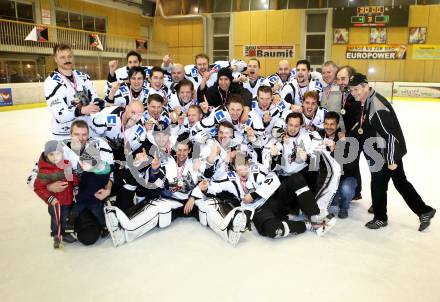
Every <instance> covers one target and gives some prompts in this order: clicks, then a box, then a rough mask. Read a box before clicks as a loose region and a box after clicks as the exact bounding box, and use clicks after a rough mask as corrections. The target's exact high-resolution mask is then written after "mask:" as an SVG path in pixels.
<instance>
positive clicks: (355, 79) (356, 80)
mask: <svg viewBox="0 0 440 302" xmlns="http://www.w3.org/2000/svg"><path fill="white" fill-rule="evenodd" d="M366 83H368V80H367V77H366V76H365V75H363V74H362V73H355V74H354V75H352V76H351V77H350V81H349V82H348V86H357V85H359V84H366Z"/></svg>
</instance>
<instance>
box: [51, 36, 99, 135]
mask: <svg viewBox="0 0 440 302" xmlns="http://www.w3.org/2000/svg"><path fill="white" fill-rule="evenodd" d="M53 57H54V60H55V63H56V64H57V68H56V69H55V70H54V71H53V72H52V73H51V74H50V75H49V76H48V77H47V78H46V80H45V81H44V94H45V96H46V102H47V105H48V107H49V110H50V111H51V113H52V134H53V136H54V138H55V139H56V140H63V139H67V138H69V137H70V126H71V124H72V122H73V121H74V120H76V119H82V120H85V121H87V122H90V115H92V114H94V113H97V112H99V110H100V109H101V108H103V107H104V101H103V100H101V99H99V97H98V95H97V94H96V91H95V88H93V84H92V81H91V80H90V77H89V76H88V75H87V74H85V73H83V72H81V71H79V70H74V69H73V62H74V58H73V52H72V49H71V48H70V46H69V45H66V44H59V45H56V46H55V47H54V48H53Z"/></svg>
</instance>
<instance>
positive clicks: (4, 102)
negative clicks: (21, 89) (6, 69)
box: [0, 88, 12, 106]
mask: <svg viewBox="0 0 440 302" xmlns="http://www.w3.org/2000/svg"><path fill="white" fill-rule="evenodd" d="M0 106H12V90H11V88H0Z"/></svg>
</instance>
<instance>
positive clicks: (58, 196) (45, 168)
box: [34, 140, 79, 249]
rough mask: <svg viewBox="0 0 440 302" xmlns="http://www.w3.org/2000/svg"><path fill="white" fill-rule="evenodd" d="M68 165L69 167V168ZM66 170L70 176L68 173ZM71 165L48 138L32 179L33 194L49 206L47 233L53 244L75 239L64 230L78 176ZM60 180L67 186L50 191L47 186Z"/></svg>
mask: <svg viewBox="0 0 440 302" xmlns="http://www.w3.org/2000/svg"><path fill="white" fill-rule="evenodd" d="M69 168H70V169H69ZM69 171H70V175H68V173H69ZM71 171H72V167H71V164H70V162H69V161H68V160H65V159H64V157H63V151H62V145H61V143H60V146H58V142H57V141H56V140H52V141H48V142H47V143H46V145H45V147H44V152H43V153H42V154H41V156H40V159H39V160H38V174H37V177H36V179H35V182H34V191H35V193H36V194H37V195H38V196H39V197H40V198H41V199H43V200H44V202H45V203H46V204H47V205H48V206H49V207H48V211H49V214H50V229H51V232H50V235H51V236H52V237H53V247H54V248H56V249H58V248H61V247H62V246H63V241H65V242H68V243H72V242H75V241H76V239H75V238H74V237H73V236H72V235H70V234H68V233H66V232H65V230H66V219H67V217H68V215H69V213H70V210H71V206H72V203H73V188H74V187H75V186H76V185H78V182H79V180H78V178H77V177H76V175H74V174H72V173H71ZM57 181H62V182H64V183H65V184H66V185H67V187H66V189H65V190H64V191H62V192H59V193H53V192H50V191H49V190H48V189H47V185H48V184H51V183H53V182H57Z"/></svg>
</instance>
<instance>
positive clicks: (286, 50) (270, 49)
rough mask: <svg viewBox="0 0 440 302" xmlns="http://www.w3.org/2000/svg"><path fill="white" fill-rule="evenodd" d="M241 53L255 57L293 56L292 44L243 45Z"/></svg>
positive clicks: (293, 47) (293, 48)
mask: <svg viewBox="0 0 440 302" xmlns="http://www.w3.org/2000/svg"><path fill="white" fill-rule="evenodd" d="M243 55H244V56H245V57H255V58H293V57H295V46H294V45H244V46H243Z"/></svg>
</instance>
